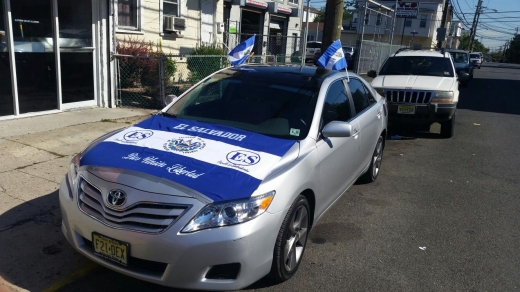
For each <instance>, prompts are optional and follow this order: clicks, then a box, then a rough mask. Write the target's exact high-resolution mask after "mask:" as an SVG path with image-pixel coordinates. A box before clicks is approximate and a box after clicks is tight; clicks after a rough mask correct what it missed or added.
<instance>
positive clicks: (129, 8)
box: [117, 0, 141, 30]
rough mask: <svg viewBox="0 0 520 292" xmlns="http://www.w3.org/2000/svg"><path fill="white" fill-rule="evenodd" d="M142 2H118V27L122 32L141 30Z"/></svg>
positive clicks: (137, 0) (120, 0) (136, 0)
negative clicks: (140, 9)
mask: <svg viewBox="0 0 520 292" xmlns="http://www.w3.org/2000/svg"><path fill="white" fill-rule="evenodd" d="M140 2H141V1H140V0H118V2H117V27H118V29H122V30H140V29H141V24H140V21H139V16H140V11H139V8H140V4H141V3H140Z"/></svg>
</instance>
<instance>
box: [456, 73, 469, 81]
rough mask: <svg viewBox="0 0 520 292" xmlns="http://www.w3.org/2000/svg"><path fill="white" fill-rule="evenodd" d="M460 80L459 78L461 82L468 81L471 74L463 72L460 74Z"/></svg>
mask: <svg viewBox="0 0 520 292" xmlns="http://www.w3.org/2000/svg"><path fill="white" fill-rule="evenodd" d="M458 80H459V81H460V82H466V81H468V80H469V74H468V73H461V74H460V75H459V78H458Z"/></svg>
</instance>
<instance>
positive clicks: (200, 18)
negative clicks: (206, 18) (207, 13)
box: [199, 0, 202, 46]
mask: <svg viewBox="0 0 520 292" xmlns="http://www.w3.org/2000/svg"><path fill="white" fill-rule="evenodd" d="M199 11H200V13H199V46H201V45H202V0H199Z"/></svg>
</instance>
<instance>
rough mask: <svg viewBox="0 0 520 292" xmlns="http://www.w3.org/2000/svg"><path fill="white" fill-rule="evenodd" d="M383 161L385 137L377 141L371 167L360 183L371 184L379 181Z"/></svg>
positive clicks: (380, 137)
mask: <svg viewBox="0 0 520 292" xmlns="http://www.w3.org/2000/svg"><path fill="white" fill-rule="evenodd" d="M382 160H383V136H379V139H378V140H377V144H376V149H374V154H373V155H372V160H371V161H370V167H369V168H368V170H367V172H365V174H363V175H362V176H361V177H360V181H361V182H364V183H371V182H374V181H375V180H376V179H377V175H378V174H379V169H380V168H381V161H382Z"/></svg>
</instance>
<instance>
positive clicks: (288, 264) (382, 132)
mask: <svg viewBox="0 0 520 292" xmlns="http://www.w3.org/2000/svg"><path fill="white" fill-rule="evenodd" d="M349 75H350V76H347V74H346V73H345V72H338V71H328V70H324V69H316V68H315V67H303V68H300V67H290V66H239V67H232V68H227V69H224V70H221V71H219V72H216V73H214V74H213V75H211V76H209V77H207V78H205V79H204V80H203V81H201V82H199V83H198V84H196V85H195V86H193V87H192V88H191V89H190V90H188V91H187V92H186V93H184V94H183V95H181V96H180V97H179V98H176V99H174V100H173V101H172V102H171V103H170V104H169V105H168V106H167V107H166V108H164V109H163V110H162V111H160V112H159V113H158V114H156V115H154V116H152V117H151V118H149V119H147V120H145V121H143V122H140V123H138V124H136V125H133V126H131V127H129V128H125V129H121V130H118V131H116V132H112V133H109V134H107V135H105V136H103V137H100V138H99V139H97V140H96V141H94V142H92V143H91V144H90V145H89V146H88V147H87V149H85V150H84V151H83V152H82V153H79V154H78V155H77V156H76V157H74V159H73V160H72V162H71V164H70V169H69V172H68V174H67V177H66V178H65V179H64V180H63V182H62V183H61V186H60V196H59V198H60V207H61V211H62V215H63V224H62V231H63V233H64V235H65V237H66V238H67V240H68V241H69V242H70V244H71V245H72V246H73V247H74V248H75V249H76V250H77V251H79V252H80V253H81V254H83V255H84V256H86V257H88V258H90V259H91V260H93V261H95V262H97V263H99V264H101V265H103V266H105V267H107V268H110V269H112V270H115V271H118V272H120V273H122V274H125V275H128V276H131V277H135V278H138V279H141V280H145V281H149V282H153V283H157V284H161V285H165V286H171V287H178V288H188V289H203V290H233V289H240V288H244V287H247V286H248V285H250V284H252V283H254V282H255V281H257V280H259V279H261V278H262V277H264V276H266V275H269V276H270V277H271V278H273V279H274V280H275V281H278V282H281V281H285V280H288V279H289V278H291V277H292V276H293V275H294V274H295V273H296V271H297V270H298V267H299V265H300V264H301V262H302V257H303V253H304V251H305V246H306V242H307V238H308V234H309V232H310V230H311V228H312V226H314V225H316V223H317V221H318V219H319V218H320V217H321V216H322V215H323V214H324V213H325V211H326V210H327V209H328V208H330V207H331V205H332V204H333V203H334V202H335V201H336V200H338V198H340V196H341V195H342V194H343V193H344V192H345V191H346V190H347V189H348V188H349V187H350V186H351V185H352V184H354V183H355V182H356V181H357V180H363V181H365V182H372V181H374V180H375V179H376V178H377V176H378V173H379V170H380V167H381V159H382V154H383V148H384V144H385V137H386V132H387V107H386V106H387V105H386V101H385V99H384V98H382V97H381V96H380V95H378V94H377V92H376V91H375V90H374V89H373V88H372V87H371V86H370V85H369V84H368V83H367V82H365V81H364V80H363V79H362V78H360V77H359V76H357V75H354V74H351V73H349Z"/></svg>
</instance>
